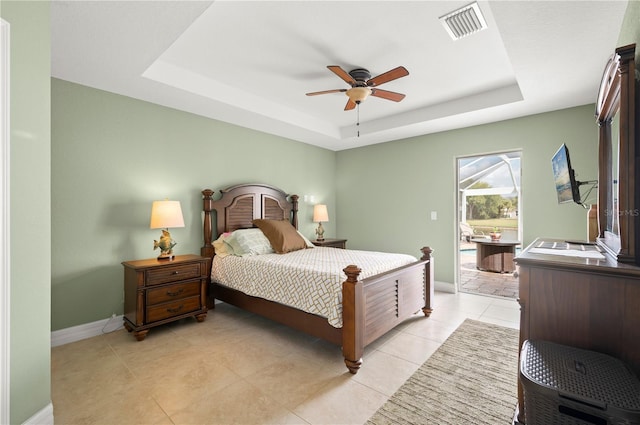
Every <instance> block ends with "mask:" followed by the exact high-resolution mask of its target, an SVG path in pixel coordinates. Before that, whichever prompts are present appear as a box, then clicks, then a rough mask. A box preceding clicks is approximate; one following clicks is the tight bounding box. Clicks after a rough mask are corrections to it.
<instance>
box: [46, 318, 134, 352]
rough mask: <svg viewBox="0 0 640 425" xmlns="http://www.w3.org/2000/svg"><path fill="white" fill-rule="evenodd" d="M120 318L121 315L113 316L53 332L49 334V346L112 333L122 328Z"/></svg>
mask: <svg viewBox="0 0 640 425" xmlns="http://www.w3.org/2000/svg"><path fill="white" fill-rule="evenodd" d="M122 318H123V316H122V315H120V316H113V317H110V318H108V319H103V320H98V321H96V322H91V323H85V324H83V325H78V326H72V327H70V328H65V329H60V330H57V331H53V332H51V346H52V347H57V346H58V345H64V344H69V343H70V342H75V341H80V340H81V339H87V338H91V337H94V336H98V335H102V334H105V333H109V332H113V331H115V330H118V329H120V328H122Z"/></svg>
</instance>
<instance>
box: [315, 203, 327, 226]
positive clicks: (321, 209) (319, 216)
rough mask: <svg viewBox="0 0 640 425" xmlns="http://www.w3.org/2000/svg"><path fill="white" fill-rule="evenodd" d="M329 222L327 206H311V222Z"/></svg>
mask: <svg viewBox="0 0 640 425" xmlns="http://www.w3.org/2000/svg"><path fill="white" fill-rule="evenodd" d="M328 221H329V213H328V212H327V206H326V205H323V204H318V205H314V206H313V222H314V223H326V222H328Z"/></svg>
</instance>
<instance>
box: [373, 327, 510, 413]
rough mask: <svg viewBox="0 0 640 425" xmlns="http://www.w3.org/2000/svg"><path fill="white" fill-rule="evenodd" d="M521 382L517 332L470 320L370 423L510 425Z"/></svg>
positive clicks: (456, 331) (454, 333)
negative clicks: (518, 378)
mask: <svg viewBox="0 0 640 425" xmlns="http://www.w3.org/2000/svg"><path fill="white" fill-rule="evenodd" d="M517 377H518V331H517V330H516V329H510V328H505V327H502V326H498V325H492V324H489V323H484V322H479V321H475V320H470V319H467V320H465V321H464V322H463V323H462V324H461V325H460V326H459V327H458V329H456V330H455V331H454V332H453V334H451V336H449V338H448V339H447V340H446V341H445V342H444V343H443V344H442V345H441V346H440V348H438V350H437V351H436V352H435V353H434V354H433V355H432V356H431V357H430V358H429V359H428V360H427V361H426V362H425V363H424V364H423V365H422V366H420V368H419V369H418V370H417V371H416V372H415V373H414V374H413V375H412V376H411V377H410V378H409V379H408V380H407V381H406V382H405V383H404V384H402V386H401V387H400V388H399V389H398V391H396V393H395V394H394V395H393V396H392V397H391V398H390V399H389V400H388V401H387V402H386V403H385V404H384V405H383V406H382V407H381V408H380V409H378V411H377V412H376V413H375V414H374V415H373V416H372V417H371V418H370V419H369V421H367V424H368V425H382V424H394V425H402V424H412V425H417V424H436V425H448V424H452V425H453V424H455V425H459V424H474V425H475V424H487V425H499V424H505V425H507V424H509V423H511V422H512V420H513V414H514V411H515V407H516V403H517V394H518V387H517V385H518V384H517Z"/></svg>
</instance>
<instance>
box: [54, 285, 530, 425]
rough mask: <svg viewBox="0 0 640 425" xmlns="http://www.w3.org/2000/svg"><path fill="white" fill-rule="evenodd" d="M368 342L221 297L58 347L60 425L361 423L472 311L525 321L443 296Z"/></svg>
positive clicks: (505, 321)
mask: <svg viewBox="0 0 640 425" xmlns="http://www.w3.org/2000/svg"><path fill="white" fill-rule="evenodd" d="M434 307H435V309H434V312H433V313H432V315H431V317H429V318H424V317H423V316H416V317H415V318H412V319H410V320H408V321H407V322H405V323H403V324H401V325H400V326H398V327H397V328H396V329H394V330H392V331H391V332H390V333H388V334H387V335H385V336H384V337H383V338H381V339H380V340H379V341H376V342H375V343H374V344H372V345H371V346H369V347H367V349H366V350H365V354H364V358H363V366H362V368H361V370H360V372H359V373H358V374H357V375H351V374H350V373H348V371H347V369H346V367H345V366H344V363H343V360H342V356H341V353H340V349H339V348H338V347H336V346H333V345H331V344H328V343H326V342H324V341H322V340H318V339H315V338H312V337H309V336H307V335H305V334H302V333H300V332H297V331H294V330H292V329H290V328H287V327H284V326H281V325H279V324H276V323H274V322H271V321H269V320H266V319H263V318H260V317H258V316H255V315H253V314H250V313H247V312H244V311H242V310H239V309H237V308H235V307H232V306H230V305H227V304H218V306H217V307H216V309H215V310H213V311H210V312H209V315H208V317H207V319H206V320H205V321H204V322H203V323H197V322H196V321H195V320H192V319H187V320H183V321H180V322H176V323H173V324H169V325H166V326H163V327H159V328H154V329H152V330H151V331H150V332H149V334H148V336H147V338H146V339H145V340H144V341H142V342H137V341H136V340H135V338H134V337H133V336H132V335H130V334H128V333H127V332H126V331H125V330H124V329H120V330H117V331H115V332H112V333H109V334H105V335H101V336H97V337H93V338H90V339H86V340H82V341H78V342H74V343H71V344H66V345H63V346H59V347H55V348H53V349H52V356H51V357H52V359H51V360H52V398H53V407H54V418H55V423H56V424H275V423H277V424H362V423H364V422H366V420H367V419H368V418H369V417H370V416H371V415H372V414H373V413H374V412H375V411H376V410H377V409H378V408H379V407H380V406H381V405H382V404H383V403H384V402H385V401H386V400H387V399H388V398H389V396H391V395H392V394H393V393H394V392H395V391H396V390H397V389H398V388H399V387H400V385H402V383H403V382H404V381H405V380H406V379H407V378H409V376H411V374H412V373H413V372H414V371H415V370H416V369H417V368H418V367H419V366H420V365H421V364H422V363H423V362H424V361H426V360H427V359H428V358H429V356H430V355H431V354H432V353H433V352H434V351H435V350H436V349H437V348H438V347H439V346H440V344H441V343H442V342H443V341H444V340H445V339H446V338H447V337H448V336H449V335H450V334H451V333H452V332H453V331H454V330H455V329H456V328H457V327H458V326H459V325H460V323H462V321H464V319H466V318H471V319H476V320H482V321H486V322H491V323H496V324H500V325H503V326H509V327H513V328H517V327H518V324H519V306H518V304H517V302H516V301H515V300H509V299H499V298H492V297H483V296H479V295H471V294H464V293H458V294H447V293H436V297H435V302H434Z"/></svg>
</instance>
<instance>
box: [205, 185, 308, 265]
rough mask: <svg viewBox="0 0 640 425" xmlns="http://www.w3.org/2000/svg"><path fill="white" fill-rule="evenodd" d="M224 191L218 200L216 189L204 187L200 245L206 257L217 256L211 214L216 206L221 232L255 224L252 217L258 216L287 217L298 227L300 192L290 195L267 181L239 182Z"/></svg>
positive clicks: (273, 218)
mask: <svg viewBox="0 0 640 425" xmlns="http://www.w3.org/2000/svg"><path fill="white" fill-rule="evenodd" d="M220 192H221V193H222V197H221V198H220V199H218V200H217V201H214V200H213V194H214V193H215V192H214V191H213V190H211V189H205V190H203V191H202V196H203V208H202V209H203V210H204V225H203V232H204V245H203V246H202V248H201V249H200V255H202V256H203V257H213V254H214V249H213V243H212V242H213V240H214V239H213V235H212V230H213V227H212V217H211V212H212V211H214V210H215V211H216V234H217V235H221V234H222V233H224V232H232V231H234V230H236V229H246V228H250V227H255V226H254V225H253V223H252V221H253V220H255V219H257V218H265V219H270V220H284V219H287V220H291V224H293V226H294V227H295V228H296V229H297V228H298V195H291V196H288V195H287V194H286V193H285V192H284V191H282V190H280V189H278V188H276V187H273V186H268V185H265V184H239V185H236V186H231V187H228V188H226V189H222V190H221V191H220ZM287 198H289V199H290V200H288V199H287Z"/></svg>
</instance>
